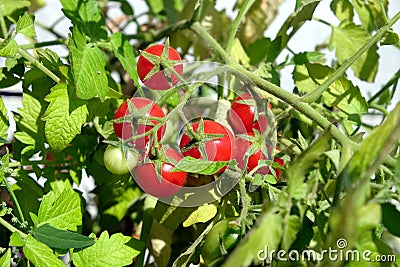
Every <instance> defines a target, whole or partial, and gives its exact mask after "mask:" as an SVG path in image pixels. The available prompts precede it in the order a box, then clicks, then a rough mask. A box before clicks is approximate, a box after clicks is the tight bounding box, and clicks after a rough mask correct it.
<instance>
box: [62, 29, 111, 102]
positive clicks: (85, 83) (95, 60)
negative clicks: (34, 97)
mask: <svg viewBox="0 0 400 267" xmlns="http://www.w3.org/2000/svg"><path fill="white" fill-rule="evenodd" d="M68 47H69V49H70V51H71V56H70V59H71V63H72V70H73V76H74V82H75V86H76V95H77V96H78V97H79V98H81V99H91V98H94V97H100V99H101V100H102V101H103V100H104V99H105V97H106V96H107V93H108V81H107V75H106V72H105V66H106V61H105V58H104V55H103V54H102V52H101V50H100V49H99V48H98V47H95V46H91V45H88V44H87V43H86V37H85V35H84V34H83V33H82V32H81V31H80V30H79V29H78V27H74V28H73V31H72V38H71V40H70V43H69V45H68Z"/></svg>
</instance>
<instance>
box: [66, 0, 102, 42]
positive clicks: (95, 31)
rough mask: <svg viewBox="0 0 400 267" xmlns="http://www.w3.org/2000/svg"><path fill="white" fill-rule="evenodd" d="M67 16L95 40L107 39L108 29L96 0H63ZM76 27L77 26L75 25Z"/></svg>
mask: <svg viewBox="0 0 400 267" xmlns="http://www.w3.org/2000/svg"><path fill="white" fill-rule="evenodd" d="M60 2H61V4H62V6H63V9H62V11H63V12H64V14H65V16H66V17H68V18H69V19H70V20H71V21H72V23H73V24H74V25H75V26H79V28H80V29H81V30H82V32H84V33H85V34H86V35H87V36H90V37H91V38H92V39H93V40H99V39H106V38H107V31H106V26H105V20H104V17H103V14H102V12H101V10H100V8H99V3H98V1H96V0H86V1H81V0H61V1H60ZM75 28H76V27H75Z"/></svg>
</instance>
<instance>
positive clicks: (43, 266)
mask: <svg viewBox="0 0 400 267" xmlns="http://www.w3.org/2000/svg"><path fill="white" fill-rule="evenodd" d="M24 254H25V256H26V258H27V259H28V260H29V261H30V262H32V263H33V264H34V265H35V266H40V267H65V264H64V263H63V262H62V261H61V260H60V259H59V258H58V257H57V256H56V255H55V254H54V253H53V250H51V248H49V247H48V246H46V245H45V244H43V243H41V242H39V241H37V240H36V239H35V238H34V237H32V236H28V238H27V239H26V242H25V246H24Z"/></svg>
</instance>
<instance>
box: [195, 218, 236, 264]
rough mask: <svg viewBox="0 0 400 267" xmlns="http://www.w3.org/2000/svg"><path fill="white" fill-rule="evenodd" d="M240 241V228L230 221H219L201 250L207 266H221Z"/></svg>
mask: <svg viewBox="0 0 400 267" xmlns="http://www.w3.org/2000/svg"><path fill="white" fill-rule="evenodd" d="M239 241H240V227H239V225H238V224H236V223H235V222H231V221H229V220H228V219H224V220H222V221H219V222H218V223H216V224H215V225H214V227H213V228H212V229H211V231H210V232H209V233H208V234H207V236H206V238H205V240H204V244H203V247H202V250H201V255H202V257H203V260H204V263H205V264H206V266H210V267H211V266H221V264H222V262H223V261H224V259H225V257H226V255H225V254H224V253H229V252H231V251H232V250H233V249H234V248H235V247H236V245H237V244H238V243H239Z"/></svg>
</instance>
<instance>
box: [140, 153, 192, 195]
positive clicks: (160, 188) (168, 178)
mask: <svg viewBox="0 0 400 267" xmlns="http://www.w3.org/2000/svg"><path fill="white" fill-rule="evenodd" d="M165 154H166V156H167V157H170V158H172V159H174V160H175V161H177V162H178V161H179V160H180V159H181V158H182V156H181V155H180V154H179V153H178V152H177V151H175V150H174V149H172V148H168V149H167V151H166V153H165ZM173 168H174V165H172V164H170V163H167V162H165V163H162V166H161V176H162V180H161V182H160V181H159V180H158V177H157V174H156V170H155V165H154V163H145V164H142V165H137V166H136V167H135V169H134V176H135V180H136V182H137V183H138V185H139V186H140V187H141V188H142V189H143V191H145V192H146V193H148V194H150V195H152V196H154V197H157V198H166V197H169V196H172V195H174V194H176V193H177V192H178V191H179V190H180V189H181V187H182V186H183V185H184V184H185V182H186V179H187V173H186V172H171V170H172V169H173Z"/></svg>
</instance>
